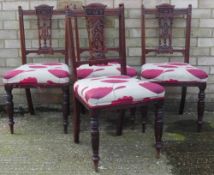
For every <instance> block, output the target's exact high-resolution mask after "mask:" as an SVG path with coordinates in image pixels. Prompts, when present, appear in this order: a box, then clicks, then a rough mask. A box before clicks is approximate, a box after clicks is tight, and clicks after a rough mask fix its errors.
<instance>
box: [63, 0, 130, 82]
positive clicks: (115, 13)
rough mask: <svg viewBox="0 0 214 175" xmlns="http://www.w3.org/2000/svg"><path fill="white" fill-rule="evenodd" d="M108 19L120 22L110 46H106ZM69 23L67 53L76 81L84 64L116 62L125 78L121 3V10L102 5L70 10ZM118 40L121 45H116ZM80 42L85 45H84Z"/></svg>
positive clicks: (67, 20)
mask: <svg viewBox="0 0 214 175" xmlns="http://www.w3.org/2000/svg"><path fill="white" fill-rule="evenodd" d="M109 20H111V21H114V22H115V23H117V22H118V26H115V27H114V31H115V32H116V33H115V34H114V35H115V36H117V39H115V40H113V39H112V40H111V42H110V45H111V46H107V39H108V37H107V27H106V26H107V23H108V22H109ZM66 24H67V30H66V31H67V39H68V43H69V44H68V45H69V49H68V50H69V55H70V57H71V62H72V66H73V79H74V80H76V79H77V67H79V66H80V65H82V64H89V65H90V66H92V65H106V64H108V63H109V62H117V63H119V64H121V73H122V74H123V75H126V49H125V48H126V45H125V21H124V5H123V4H120V5H119V7H118V8H107V7H106V6H105V5H103V4H100V3H92V4H89V5H86V6H83V9H67V11H66ZM82 24H84V25H85V26H83V25H82ZM115 25H117V24H115ZM82 35H86V38H84V39H83V38H82ZM111 38H112V36H111ZM116 41H118V42H117V43H118V44H115V43H114V42H116ZM81 43H83V46H81ZM115 45H116V46H115ZM111 52H114V53H111ZM115 52H116V56H115Z"/></svg>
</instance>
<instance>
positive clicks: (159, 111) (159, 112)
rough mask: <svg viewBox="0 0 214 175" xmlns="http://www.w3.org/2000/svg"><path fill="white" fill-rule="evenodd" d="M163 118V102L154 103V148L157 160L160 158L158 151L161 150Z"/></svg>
mask: <svg viewBox="0 0 214 175" xmlns="http://www.w3.org/2000/svg"><path fill="white" fill-rule="evenodd" d="M163 117H164V114H163V101H158V102H156V103H155V141H156V143H155V147H156V151H157V158H159V157H160V150H161V148H162V134H163Z"/></svg>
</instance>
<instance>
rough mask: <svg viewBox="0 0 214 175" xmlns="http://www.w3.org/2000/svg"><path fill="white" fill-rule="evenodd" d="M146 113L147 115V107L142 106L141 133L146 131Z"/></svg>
mask: <svg viewBox="0 0 214 175" xmlns="http://www.w3.org/2000/svg"><path fill="white" fill-rule="evenodd" d="M147 113H148V106H143V107H142V108H141V115H142V116H141V117H142V132H143V133H145V131H146V122H147Z"/></svg>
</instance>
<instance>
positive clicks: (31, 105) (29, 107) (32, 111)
mask: <svg viewBox="0 0 214 175" xmlns="http://www.w3.org/2000/svg"><path fill="white" fill-rule="evenodd" d="M25 93H26V97H27V105H28V110H29V112H30V114H31V115H34V114H35V111H34V108H33V101H32V97H31V92H30V88H26V89H25Z"/></svg>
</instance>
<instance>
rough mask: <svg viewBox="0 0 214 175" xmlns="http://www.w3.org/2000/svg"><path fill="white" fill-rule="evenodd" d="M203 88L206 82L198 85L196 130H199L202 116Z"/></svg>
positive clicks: (203, 103)
mask: <svg viewBox="0 0 214 175" xmlns="http://www.w3.org/2000/svg"><path fill="white" fill-rule="evenodd" d="M205 89H206V84H203V85H201V86H199V94H198V121H197V131H198V132H201V128H202V123H203V116H204V105H205V101H204V99H205V92H204V91H205Z"/></svg>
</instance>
